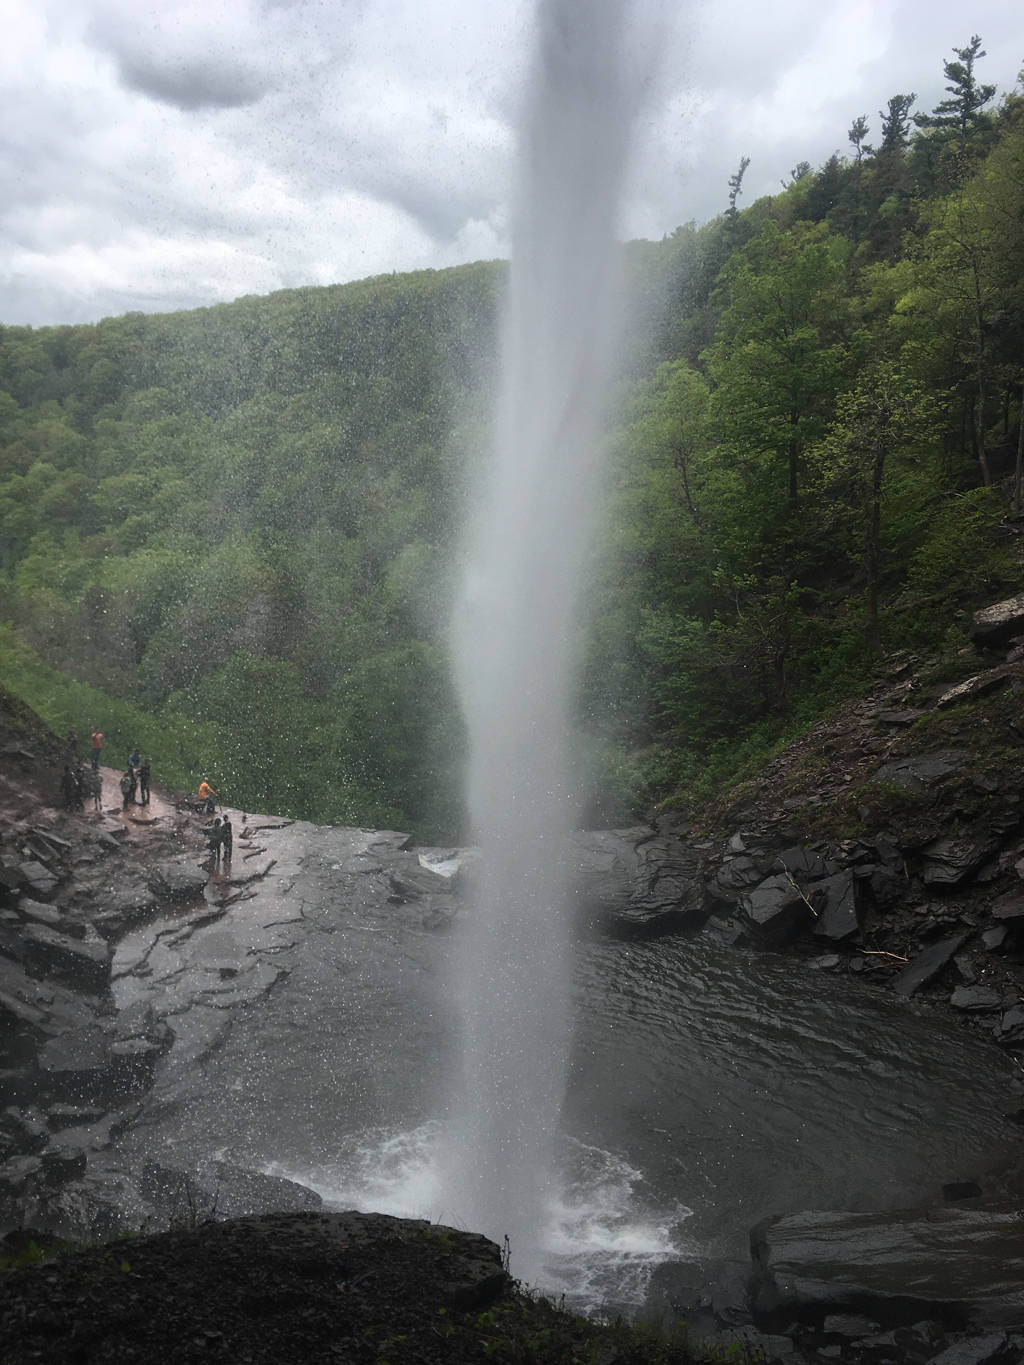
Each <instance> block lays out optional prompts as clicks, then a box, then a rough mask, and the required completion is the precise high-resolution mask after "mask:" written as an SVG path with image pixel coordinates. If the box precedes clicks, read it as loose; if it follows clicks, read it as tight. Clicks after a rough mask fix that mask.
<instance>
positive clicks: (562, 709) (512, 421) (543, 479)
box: [439, 0, 641, 1276]
mask: <svg viewBox="0 0 1024 1365" xmlns="http://www.w3.org/2000/svg"><path fill="white" fill-rule="evenodd" d="M628 12H629V7H628V6H627V5H625V4H623V3H622V0H590V3H587V4H581V3H580V0H542V3H541V4H540V7H539V11H538V43H537V55H536V59H535V69H534V77H533V81H532V84H531V88H530V91H529V96H528V100H527V109H526V113H525V118H524V128H523V138H522V146H521V174H520V188H519V199H518V215H517V219H516V222H515V224H514V232H513V257H512V269H511V279H510V287H509V296H508V301H507V307H506V316H505V333H504V338H503V370H502V374H503V382H502V388H501V394H500V401H499V407H498V412H497V419H496V423H495V438H494V451H493V460H492V463H491V467H490V471H489V480H488V486H487V488H486V490H485V493H484V495H483V496H482V498H481V500H480V507H479V509H478V514H477V516H476V518H475V521H474V523H473V532H472V541H471V546H470V555H469V568H468V571H467V577H466V582H465V588H464V592H463V596H462V600H461V602H460V604H459V608H458V613H457V619H456V630H455V634H456V655H457V677H458V684H459V687H460V691H461V696H462V701H463V705H464V710H465V715H466V719H467V724H468V727H469V732H470V741H471V754H472V757H471V762H470V771H469V781H468V796H469V808H470V813H471V818H472V820H473V827H474V838H475V841H476V842H477V843H478V844H479V846H480V847H481V849H482V852H483V858H482V864H481V871H480V876H479V886H478V894H477V895H476V896H475V898H474V903H473V904H472V906H471V907H470V909H469V910H468V911H467V914H466V920H467V923H466V924H465V925H464V926H463V928H462V930H461V935H462V946H461V951H460V960H459V964H458V972H459V980H458V986H457V990H458V995H459V998H460V1002H461V1005H462V1024H463V1040H464V1055H463V1075H462V1082H461V1092H460V1096H459V1099H458V1102H457V1104H456V1106H455V1113H454V1116H453V1123H452V1129H453V1138H452V1148H451V1151H450V1153H449V1157H448V1160H447V1162H446V1166H447V1170H446V1173H445V1179H444V1182H443V1185H444V1196H443V1203H442V1207H441V1208H440V1209H439V1215H440V1216H441V1217H443V1218H445V1219H449V1220H451V1221H454V1222H458V1223H459V1224H461V1225H462V1226H466V1227H470V1228H473V1229H475V1230H479V1231H482V1232H484V1233H486V1234H487V1235H489V1236H491V1237H493V1238H495V1239H496V1240H499V1241H500V1240H501V1239H502V1238H503V1237H504V1236H505V1235H508V1237H509V1238H510V1241H511V1246H512V1256H513V1266H514V1269H515V1270H516V1273H517V1274H519V1275H521V1276H522V1275H527V1276H529V1275H531V1274H534V1273H535V1272H536V1270H537V1268H538V1259H537V1254H538V1242H539V1241H540V1240H541V1239H542V1238H543V1229H544V1224H545V1222H546V1221H547V1219H548V1218H549V1216H550V1214H551V1210H552V1209H553V1207H554V1205H555V1203H556V1202H557V1200H556V1196H557V1181H556V1178H555V1173H554V1143H555V1138H556V1136H557V1134H558V1128H559V1116H560V1110H561V1104H562V1098H563V1092H564V1086H565V1076H566V1067H567V1059H568V1052H569V1047H570V1042H571V1036H570V1035H571V1018H570V1016H571V1010H570V1000H569V997H570V990H571V984H570V979H569V976H570V973H569V965H570V964H569V933H570V931H569V924H568V915H567V905H566V900H567V897H568V895H569V893H570V888H569V885H568V880H567V875H566V866H565V851H566V842H567V834H568V831H569V829H570V828H571V826H572V823H573V818H574V805H573V788H572V782H571V776H570V772H569V756H568V752H567V733H568V728H569V726H568V721H569V716H568V697H569V691H570V688H571V682H572V671H573V665H574V662H575V644H576V640H577V637H578V634H579V625H578V620H577V614H578V613H577V602H578V596H579V586H580V576H581V568H582V564H583V559H584V554H585V550H586V546H587V541H588V535H589V532H590V529H591V524H592V520H593V511H594V503H595V494H596V484H597V462H596V458H595V456H596V452H597V449H598V447H599V444H600V439H601V437H600V433H601V424H602V417H603V407H604V400H605V397H606V394H607V388H608V383H609V377H610V359H611V355H612V353H613V350H614V343H615V323H616V319H617V317H618V313H619V307H618V303H619V299H618V272H619V258H620V252H621V249H620V247H619V246H618V244H617V231H616V229H617V213H618V205H619V198H620V194H621V190H622V186H623V182H624V177H625V173H626V165H627V150H628V146H629V143H630V129H631V123H632V121H633V119H634V118H635V116H636V113H637V111H638V108H639V106H640V102H641V101H640V94H641V91H640V80H639V76H638V73H637V72H636V71H634V72H633V73H632V75H631V73H630V71H629V69H628V68H629V62H628V60H627V58H626V53H627V52H628V42H627V39H628V38H629V36H630V35H629V31H628V28H627V17H628Z"/></svg>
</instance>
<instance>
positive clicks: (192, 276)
mask: <svg viewBox="0 0 1024 1365" xmlns="http://www.w3.org/2000/svg"><path fill="white" fill-rule="evenodd" d="M633 3H634V4H636V5H638V6H639V7H640V10H639V11H638V13H642V14H643V16H645V17H649V14H650V11H651V10H652V9H653V8H655V7H657V6H658V5H659V4H661V6H662V10H663V27H662V29H660V30H659V41H658V47H659V49H660V51H661V53H662V58H663V59H662V62H661V66H660V69H659V71H658V73H657V76H656V78H655V79H654V80H653V83H652V90H651V98H650V101H649V104H648V107H646V108H645V109H644V110H643V111H642V113H641V115H640V117H639V118H638V121H637V126H636V153H637V154H636V158H635V164H634V169H633V173H632V179H631V181H630V185H629V190H628V193H627V196H626V200H625V203H624V206H623V213H622V224H623V231H624V232H625V233H626V234H627V235H634V236H649V237H655V238H657V237H660V236H662V235H663V234H666V233H670V232H672V231H673V229H674V228H675V227H676V226H678V224H680V223H682V222H686V221H688V220H690V219H696V220H697V221H698V222H701V221H704V220H706V219H707V218H709V217H712V216H713V215H714V214H716V213H720V212H721V211H722V210H723V209H724V208H725V206H726V202H727V193H728V189H727V181H728V178H729V176H730V175H731V174H732V173H733V171H734V170H735V169H736V166H737V165H738V163H739V160H740V157H741V156H744V155H747V156H750V157H751V166H750V169H749V171H748V173H747V178H746V181H745V193H744V196H743V199H742V200H741V203H743V204H748V203H750V202H752V200H753V199H754V198H755V197H756V196H757V195H759V194H766V193H768V194H770V193H774V192H775V191H776V190H777V189H778V187H779V183H780V181H782V180H784V179H786V178H787V177H788V175H789V172H790V170H791V168H792V167H793V166H795V165H796V164H797V163H798V162H799V161H802V160H807V161H809V162H810V163H811V164H812V166H819V165H821V164H822V162H823V161H824V160H825V159H826V158H827V157H828V156H829V154H830V153H831V152H832V151H835V150H839V151H840V152H843V153H845V152H846V151H847V150H848V147H847V141H846V134H847V129H848V128H849V126H850V123H851V122H852V120H853V119H854V118H855V117H856V116H857V115H858V114H860V113H867V115H868V117H869V120H870V121H871V122H872V124H874V125H877V113H876V111H877V110H878V109H880V108H882V107H884V105H885V103H886V101H887V100H888V98H889V96H890V95H892V94H894V93H896V92H898V91H908V90H916V91H917V92H918V93H919V96H920V98H919V107H921V108H931V107H932V105H933V104H934V103H935V101H936V99H938V98H939V97H940V96H941V93H942V85H943V79H942V62H943V60H944V59H946V58H948V57H949V56H950V55H951V49H952V47H953V46H954V45H963V44H964V43H966V42H967V41H968V40H969V38H970V35H971V32H973V31H977V32H980V33H981V35H982V38H983V39H984V42H985V46H986V48H987V50H988V53H989V56H988V57H987V58H986V59H985V62H984V64H983V69H982V70H981V71H980V72H979V74H980V77H981V79H983V80H988V81H996V82H997V83H998V85H999V86H1000V89H1001V90H1003V91H1005V90H1006V89H1008V88H1010V87H1012V85H1013V83H1014V80H1015V78H1016V74H1017V71H1018V70H1019V68H1020V65H1021V63H1022V62H1024V9H1021V8H1020V7H1018V6H1012V7H1011V6H1008V5H1006V4H1005V0H977V3H976V5H975V7H974V10H973V11H972V13H971V16H970V18H969V20H968V22H967V23H965V22H964V20H963V15H962V11H961V9H960V6H959V4H955V3H954V2H953V0H849V3H848V4H845V5H843V6H822V5H820V3H818V0H779V3H777V4H775V5H771V6H767V5H763V4H757V5H755V4H753V3H750V0H703V2H702V3H701V2H698V3H696V4H695V5H694V6H693V7H692V8H691V7H689V6H687V7H685V8H684V7H680V6H678V5H676V4H674V3H672V0H633ZM533 4H534V0H503V3H502V4H500V5H484V4H480V3H479V0H347V2H346V0H217V3H216V4H213V3H210V0H159V2H158V0H78V3H77V4H76V5H74V6H68V5H67V3H66V0H9V4H8V14H9V17H8V21H7V25H6V28H5V44H4V47H3V49H2V50H0V88H2V89H3V90H4V92H5V93H4V99H5V104H6V108H5V111H4V114H5V116H4V117H3V118H2V119H0V179H2V182H3V184H4V186H5V196H4V199H3V202H2V203H0V323H2V322H32V323H44V322H60V321H72V320H76V321H77V320H82V319H86V318H90V317H100V316H104V315H107V314H112V313H117V312H121V311H128V310H130V309H134V308H138V309H143V310H146V311H149V310H159V309H162V308H180V307H187V306H192V305H193V304H198V303H215V302H219V301H221V300H223V299H228V298H232V297H235V296H237V295H238V294H242V293H265V292H269V291H270V290H273V289H277V288H281V287H282V286H284V285H289V286H290V285H296V284H303V283H309V284H326V283H332V282H335V281H340V280H346V279H353V278H358V277H360V276H365V275H371V274H377V273H382V272H387V271H391V270H393V269H394V270H413V269H420V268H423V267H426V266H435V267H439V266H443V265H450V264H456V263H458V262H459V261H462V260H471V259H476V258H479V257H481V256H495V255H501V254H504V253H505V252H506V251H507V238H506V230H505V224H506V222H507V220H508V205H507V195H508V189H509V186H510V185H511V183H512V180H513V173H514V161H515V133H514V129H515V119H516V110H517V107H518V104H519V100H520V98H521V91H522V87H523V78H524V73H525V70H526V64H527V54H528V48H529V43H530V35H531V24H532V12H533ZM968 30H970V31H968ZM635 31H636V32H638V31H639V24H638V25H637V29H636V30H635ZM641 46H642V44H641Z"/></svg>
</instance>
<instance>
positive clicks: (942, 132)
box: [914, 34, 996, 193]
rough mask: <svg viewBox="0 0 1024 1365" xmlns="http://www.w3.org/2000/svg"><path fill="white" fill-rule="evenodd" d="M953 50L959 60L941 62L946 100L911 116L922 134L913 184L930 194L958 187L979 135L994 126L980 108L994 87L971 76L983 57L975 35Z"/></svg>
mask: <svg viewBox="0 0 1024 1365" xmlns="http://www.w3.org/2000/svg"><path fill="white" fill-rule="evenodd" d="M953 51H954V52H955V53H956V54H957V57H959V59H960V60H959V61H950V62H944V63H943V71H944V73H945V76H946V79H947V81H948V82H949V84H948V85H947V86H946V90H947V91H948V92H949V93H948V97H947V98H946V99H944V100H940V101H939V103H938V104H937V105H936V106H935V108H934V109H933V110H932V112H931V113H930V114H917V115H915V117H914V123H915V124H916V125H917V127H918V128H919V129H920V130H921V131H922V134H923V136H921V137H920V138H919V139H918V140H917V142H916V143H915V161H916V164H917V169H918V180H919V181H920V182H921V183H922V184H923V187H924V188H925V189H926V190H929V191H930V192H932V193H934V192H936V191H938V192H940V193H941V192H944V191H947V190H949V189H952V188H953V187H954V186H956V185H960V184H963V182H964V181H965V179H966V178H967V176H968V175H969V173H970V168H971V163H972V160H974V159H975V156H976V154H977V153H978V152H980V151H983V150H984V147H985V139H984V136H983V135H984V134H985V133H987V132H988V131H989V130H990V129H991V128H992V127H993V124H994V122H995V119H994V116H993V115H992V114H991V113H989V112H987V111H986V110H985V105H986V104H988V103H989V102H990V101H991V99H992V97H993V95H994V94H995V93H996V87H995V86H994V85H983V84H979V82H978V80H977V79H976V77H975V74H974V64H975V62H976V61H977V60H978V59H979V58H980V57H984V56H985V55H986V54H985V52H984V50H983V48H982V46H981V39H980V38H979V37H978V35H977V34H975V35H974V36H973V37H972V39H971V41H970V43H969V44H968V46H967V47H957V48H954V49H953Z"/></svg>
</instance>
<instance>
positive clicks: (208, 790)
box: [199, 778, 217, 815]
mask: <svg viewBox="0 0 1024 1365" xmlns="http://www.w3.org/2000/svg"><path fill="white" fill-rule="evenodd" d="M216 795H217V793H216V792H215V791H214V790H213V788H212V787H211V786H210V784H209V782H207V781H206V779H205V778H204V779H203V781H202V782H200V784H199V800H200V801H201V802H202V803H203V805H204V807H205V809H206V813H207V815H212V814H213V810H214V806H213V799H214V797H215V796H216Z"/></svg>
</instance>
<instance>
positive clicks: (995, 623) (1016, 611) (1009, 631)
mask: <svg viewBox="0 0 1024 1365" xmlns="http://www.w3.org/2000/svg"><path fill="white" fill-rule="evenodd" d="M1018 635H1024V593H1021V594H1020V595H1019V596H1017V597H1008V598H1006V599H1005V601H1002V602H995V603H994V604H993V605H992V606H991V607H984V608H982V610H981V611H976V612H975V613H974V619H973V620H972V622H971V639H972V641H973V642H974V644H975V645H976V646H977V647H978V648H979V649H999V648H1001V647H1002V646H1004V645H1008V644H1009V643H1010V641H1011V640H1013V639H1014V638H1015V637H1016V636H1018Z"/></svg>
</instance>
